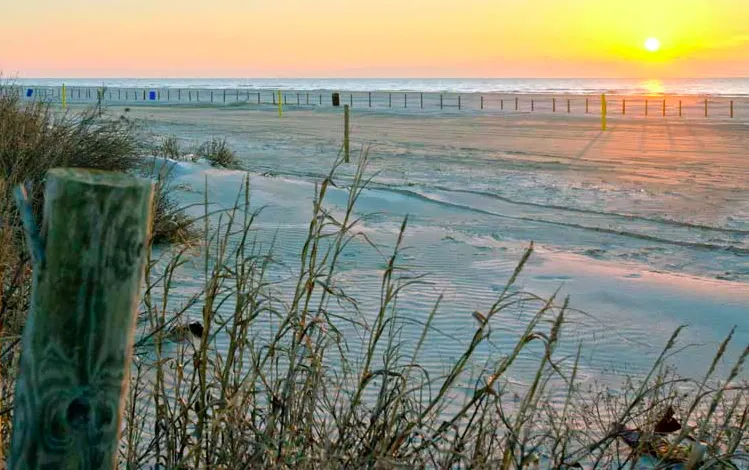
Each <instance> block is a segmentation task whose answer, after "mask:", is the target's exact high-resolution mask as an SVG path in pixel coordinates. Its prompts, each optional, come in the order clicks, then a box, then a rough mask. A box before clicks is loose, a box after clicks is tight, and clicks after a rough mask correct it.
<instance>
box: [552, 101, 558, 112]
mask: <svg viewBox="0 0 749 470" xmlns="http://www.w3.org/2000/svg"><path fill="white" fill-rule="evenodd" d="M551 112H552V113H556V112H557V99H556V98H552V99H551Z"/></svg>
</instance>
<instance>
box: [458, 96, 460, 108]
mask: <svg viewBox="0 0 749 470" xmlns="http://www.w3.org/2000/svg"><path fill="white" fill-rule="evenodd" d="M458 111H460V95H458Z"/></svg>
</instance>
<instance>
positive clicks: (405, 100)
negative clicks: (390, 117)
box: [403, 93, 408, 108]
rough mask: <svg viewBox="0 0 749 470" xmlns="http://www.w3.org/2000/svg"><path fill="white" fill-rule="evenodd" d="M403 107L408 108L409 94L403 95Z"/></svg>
mask: <svg viewBox="0 0 749 470" xmlns="http://www.w3.org/2000/svg"><path fill="white" fill-rule="evenodd" d="M403 107H404V108H408V93H403Z"/></svg>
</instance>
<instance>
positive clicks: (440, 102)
mask: <svg viewBox="0 0 749 470" xmlns="http://www.w3.org/2000/svg"><path fill="white" fill-rule="evenodd" d="M440 109H442V93H440Z"/></svg>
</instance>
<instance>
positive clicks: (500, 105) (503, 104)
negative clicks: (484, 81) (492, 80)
mask: <svg viewBox="0 0 749 470" xmlns="http://www.w3.org/2000/svg"><path fill="white" fill-rule="evenodd" d="M499 109H500V111H504V110H505V100H504V99H501V100H499Z"/></svg>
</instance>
